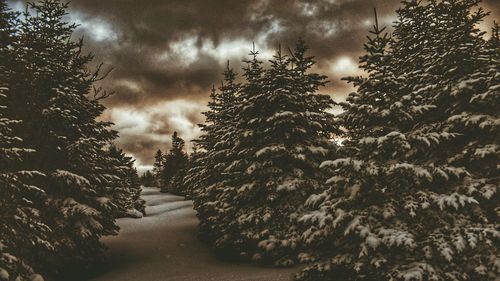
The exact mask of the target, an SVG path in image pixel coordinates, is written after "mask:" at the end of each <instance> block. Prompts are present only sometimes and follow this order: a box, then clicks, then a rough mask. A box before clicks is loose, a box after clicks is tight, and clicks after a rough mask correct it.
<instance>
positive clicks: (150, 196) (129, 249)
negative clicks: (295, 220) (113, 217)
mask: <svg viewBox="0 0 500 281" xmlns="http://www.w3.org/2000/svg"><path fill="white" fill-rule="evenodd" d="M142 196H143V198H144V199H145V200H146V203H147V208H146V212H147V216H146V217H144V218H142V219H132V218H123V219H119V220H118V224H119V225H120V228H121V230H120V234H119V235H118V236H114V237H107V238H104V239H103V242H104V243H105V244H106V245H107V246H108V247H109V250H108V253H107V256H108V259H109V266H110V268H109V270H107V271H106V272H104V273H102V274H101V275H100V276H98V277H96V278H94V279H91V281H168V280H175V281H208V280H214V281H281V280H283V281H285V280H292V279H293V278H292V277H293V274H294V273H295V272H296V271H297V269H293V268H288V269H278V268H267V267H258V266H254V265H251V264H238V263H230V262H226V261H221V260H218V259H216V258H215V257H214V256H213V254H212V253H211V252H210V251H209V249H208V248H207V246H206V245H204V244H203V243H201V242H200V241H199V240H198V238H197V237H196V235H197V225H198V220H197V218H196V216H195V211H194V210H193V208H192V202H191V201H183V198H182V197H179V196H174V195H168V194H164V193H160V192H159V190H158V189H157V188H145V189H144V190H143V193H142Z"/></svg>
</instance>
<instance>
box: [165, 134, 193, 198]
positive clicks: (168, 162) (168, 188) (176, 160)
mask: <svg viewBox="0 0 500 281" xmlns="http://www.w3.org/2000/svg"><path fill="white" fill-rule="evenodd" d="M184 145H185V142H184V140H183V139H182V138H180V137H179V136H178V135H177V132H174V133H173V135H172V148H171V149H170V151H169V152H168V153H167V155H166V156H165V162H164V166H163V182H164V186H163V187H162V191H163V192H172V193H174V194H179V195H184V194H185V192H186V191H185V190H184V186H183V179H184V176H185V174H186V171H185V169H186V167H187V164H188V155H187V154H186V152H184Z"/></svg>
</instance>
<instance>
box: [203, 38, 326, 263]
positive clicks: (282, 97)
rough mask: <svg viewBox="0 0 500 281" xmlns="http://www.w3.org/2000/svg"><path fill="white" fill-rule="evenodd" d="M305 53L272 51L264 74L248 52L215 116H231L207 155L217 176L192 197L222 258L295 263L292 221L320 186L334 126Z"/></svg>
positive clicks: (300, 45) (319, 79) (321, 78)
mask: <svg viewBox="0 0 500 281" xmlns="http://www.w3.org/2000/svg"><path fill="white" fill-rule="evenodd" d="M306 50H307V48H306V47H305V44H304V43H303V42H302V41H299V43H298V44H297V46H296V48H295V50H294V52H293V53H292V54H291V57H290V58H288V57H286V56H284V55H282V54H281V52H280V51H278V53H277V55H276V56H275V59H274V60H272V61H271V68H270V69H269V70H267V71H263V69H262V67H261V62H260V61H258V59H257V52H255V51H254V52H252V53H251V56H252V59H251V60H249V61H247V62H248V67H247V68H246V69H245V77H246V79H247V82H246V83H245V84H243V85H242V86H241V87H240V88H241V90H239V91H238V94H237V95H234V97H236V99H235V100H234V101H232V104H230V106H228V107H227V108H225V110H226V111H225V112H223V113H225V114H227V115H224V114H221V113H220V112H218V113H217V114H216V116H217V117H218V116H222V118H221V120H222V121H223V120H224V119H223V117H224V116H231V118H228V122H227V123H225V124H224V123H222V122H220V123H219V124H222V126H221V127H222V128H221V129H220V133H219V136H221V137H219V138H217V140H219V142H218V143H216V144H215V147H214V152H213V153H212V155H211V156H210V157H208V158H209V159H208V161H214V159H219V160H216V161H214V162H215V163H216V164H215V163H214V164H213V165H209V166H213V167H214V168H215V169H214V170H215V172H214V173H215V174H216V175H218V177H217V178H215V181H214V183H213V184H212V186H209V188H206V189H205V190H204V194H203V195H202V196H199V197H198V198H195V208H196V209H197V211H198V212H199V213H200V214H202V215H200V220H201V225H202V230H206V229H208V231H207V232H208V233H209V234H210V236H209V238H210V239H211V240H210V239H209V242H210V243H211V244H212V245H213V247H214V248H215V249H217V250H219V251H222V252H223V253H224V254H231V255H239V256H242V257H244V258H251V259H253V260H255V261H258V262H266V263H267V262H274V263H275V264H276V265H290V264H292V263H293V262H294V256H295V254H296V251H297V250H298V245H297V244H298V242H299V241H298V237H299V234H298V233H297V232H296V229H295V228H294V227H293V226H291V225H293V224H291V223H292V221H293V220H294V217H295V214H296V212H297V210H298V209H299V208H300V206H301V205H302V204H303V202H304V201H305V199H306V198H307V196H308V195H310V194H311V192H313V191H315V190H317V189H319V188H320V186H321V182H322V180H321V176H320V175H319V174H318V173H317V171H318V169H317V168H318V166H319V164H320V163H321V161H322V160H323V159H324V157H326V156H327V154H329V153H330V151H331V150H330V149H331V148H332V145H331V142H330V141H329V137H330V136H331V133H332V132H333V128H334V127H333V118H332V116H331V115H330V114H328V113H326V112H325V110H326V109H327V108H330V107H331V106H332V104H333V101H332V100H331V99H330V98H329V97H328V96H325V95H319V94H317V93H316V91H317V90H318V88H319V87H321V86H323V85H324V84H325V81H324V80H325V77H324V76H321V75H317V74H314V73H309V69H310V68H311V67H312V66H313V65H314V60H313V58H312V57H306V56H305V52H306ZM215 124H217V123H215ZM219 145H220V147H219ZM226 147H227V148H226ZM221 148H222V149H221ZM224 148H225V149H224ZM219 155H220V156H222V155H224V158H222V157H220V158H217V156H219ZM219 167H220V168H219ZM217 168H218V169H217ZM219 171H222V172H219ZM200 198H201V199H200ZM197 200H200V201H201V202H200V203H197ZM203 227H204V228H205V229H204V228H203Z"/></svg>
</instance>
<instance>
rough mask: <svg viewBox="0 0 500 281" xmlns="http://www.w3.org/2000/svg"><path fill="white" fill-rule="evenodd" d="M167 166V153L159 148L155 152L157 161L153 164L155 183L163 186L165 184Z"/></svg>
mask: <svg viewBox="0 0 500 281" xmlns="http://www.w3.org/2000/svg"><path fill="white" fill-rule="evenodd" d="M164 166H165V155H164V154H163V152H162V151H161V150H160V149H158V151H156V154H155V162H154V164H153V177H154V181H155V182H154V185H155V186H157V187H159V188H161V187H162V186H163V170H164Z"/></svg>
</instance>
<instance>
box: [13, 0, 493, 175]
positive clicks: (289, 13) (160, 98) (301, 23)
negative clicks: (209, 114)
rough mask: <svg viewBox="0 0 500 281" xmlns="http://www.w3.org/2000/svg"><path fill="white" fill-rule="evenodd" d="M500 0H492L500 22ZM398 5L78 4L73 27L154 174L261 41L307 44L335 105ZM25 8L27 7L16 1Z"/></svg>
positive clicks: (194, 131)
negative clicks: (371, 34)
mask: <svg viewBox="0 0 500 281" xmlns="http://www.w3.org/2000/svg"><path fill="white" fill-rule="evenodd" d="M497 1H498V0H485V1H484V4H483V6H484V7H485V8H486V9H487V10H489V11H491V12H492V13H493V15H492V16H490V17H489V18H488V20H487V22H486V23H485V26H487V25H490V24H491V22H492V21H493V19H497V20H498V18H499V17H498V16H499V15H500V4H499V3H498V2H497ZM399 2H400V1H399V0H143V1H139V0H72V1H71V4H70V15H69V20H71V21H73V22H76V23H77V24H79V27H78V30H77V32H76V33H77V34H76V35H77V36H79V35H82V34H83V35H84V36H85V43H86V48H87V50H88V51H91V52H93V53H94V54H95V56H96V61H101V62H104V63H105V65H106V66H108V67H113V68H114V71H113V72H112V73H111V75H110V76H109V77H108V79H107V80H106V81H104V82H103V86H104V87H105V88H107V89H108V90H112V91H115V92H116V94H115V95H114V96H112V97H111V98H109V99H108V100H106V101H105V104H106V106H107V107H108V110H107V111H106V113H105V116H104V118H106V119H108V120H111V121H113V122H114V123H115V129H116V130H118V131H119V132H120V138H119V140H118V143H119V145H121V147H123V148H124V150H125V151H126V152H127V153H129V154H131V155H133V156H134V157H135V158H136V159H137V162H136V164H137V166H138V168H139V169H140V170H144V169H145V168H147V167H149V165H151V163H152V161H153V154H154V152H155V151H156V150H157V149H158V148H161V149H162V150H166V149H168V147H169V145H170V144H169V140H170V135H171V134H172V132H174V131H178V132H179V134H180V135H181V136H182V137H183V138H184V139H185V140H186V141H187V143H188V145H189V140H191V139H194V138H196V137H197V136H198V135H199V133H200V131H199V129H198V127H197V124H198V123H202V122H203V115H202V114H201V112H203V111H204V110H205V109H206V107H205V105H206V103H207V101H208V96H209V92H210V88H211V85H212V84H213V83H216V84H218V81H220V79H221V72H222V71H223V68H224V67H225V65H226V62H227V60H229V61H230V64H231V66H232V67H233V68H234V69H235V70H237V71H238V72H241V71H240V70H241V67H242V65H241V60H242V59H243V58H245V56H246V54H247V53H248V52H249V50H250V49H251V47H252V42H255V45H256V48H257V49H258V50H259V51H260V53H261V59H263V60H266V59H269V58H271V57H272V55H273V52H274V50H275V49H276V48H277V46H278V44H281V45H283V46H284V47H287V46H293V44H294V42H295V41H296V40H297V39H298V38H303V39H305V41H306V42H307V43H308V45H309V46H310V48H311V54H312V55H314V56H316V59H317V61H318V66H317V70H318V71H319V72H321V73H322V74H325V75H328V76H329V80H330V81H331V82H330V83H329V84H328V87H326V88H324V89H323V90H322V91H323V92H324V93H328V94H330V95H331V96H332V97H333V98H334V99H335V100H341V99H343V98H345V96H346V95H347V93H349V91H351V90H352V89H350V88H349V86H348V85H346V84H345V83H344V82H343V81H340V77H343V76H347V75H352V74H356V73H357V71H358V69H357V60H358V59H357V58H358V56H359V55H360V54H361V52H362V45H363V43H364V41H365V36H366V35H367V31H368V29H369V28H370V26H371V25H372V24H373V19H374V17H373V8H377V13H378V14H379V22H381V23H382V24H384V25H390V24H391V22H392V21H393V20H394V19H395V13H394V11H395V10H396V9H397V8H398V6H399ZM10 5H11V6H12V7H13V8H14V9H18V10H23V9H24V6H25V4H24V1H21V0H10Z"/></svg>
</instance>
